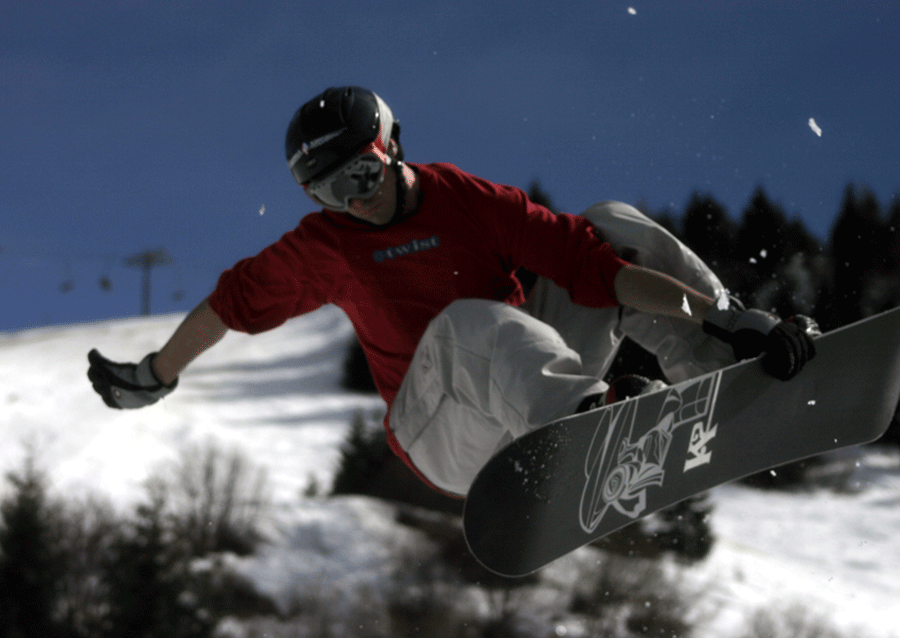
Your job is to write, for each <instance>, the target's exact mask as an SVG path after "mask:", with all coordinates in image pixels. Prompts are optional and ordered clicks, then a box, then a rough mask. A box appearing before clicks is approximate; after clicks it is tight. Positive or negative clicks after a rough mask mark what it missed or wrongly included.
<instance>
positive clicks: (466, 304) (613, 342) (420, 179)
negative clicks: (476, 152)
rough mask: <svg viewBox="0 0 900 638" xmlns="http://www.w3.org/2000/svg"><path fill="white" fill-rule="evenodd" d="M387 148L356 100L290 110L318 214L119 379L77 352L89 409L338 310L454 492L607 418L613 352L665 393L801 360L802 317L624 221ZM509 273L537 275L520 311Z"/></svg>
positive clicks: (301, 171) (427, 458)
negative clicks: (625, 350)
mask: <svg viewBox="0 0 900 638" xmlns="http://www.w3.org/2000/svg"><path fill="white" fill-rule="evenodd" d="M399 133H400V126H399V123H398V122H397V120H396V119H395V118H394V116H393V114H392V112H391V109H390V108H389V107H388V105H387V104H386V103H385V102H384V101H383V100H382V99H381V98H380V97H379V96H377V95H376V94H375V93H373V92H371V91H369V90H366V89H362V88H359V87H341V88H331V89H328V90H326V91H325V92H323V93H322V94H320V95H318V96H316V97H315V98H313V99H312V100H310V101H309V102H307V103H306V104H304V105H303V106H301V107H300V108H299V109H298V110H297V112H296V114H295V115H294V117H293V119H292V120H291V122H290V125H289V127H288V131H287V135H286V144H285V151H286V159H287V162H288V166H289V168H290V170H291V172H292V174H293V176H294V178H295V179H296V181H297V183H298V184H299V185H300V186H301V187H302V188H303V189H304V190H305V192H306V194H307V195H308V196H309V197H310V198H311V199H312V200H313V201H314V202H315V203H316V204H317V205H319V206H321V208H322V209H321V211H319V212H317V213H313V214H309V215H307V216H305V217H304V218H303V219H302V220H301V221H300V223H299V225H298V226H297V227H296V228H295V229H294V230H292V231H290V232H288V233H287V234H285V235H284V236H283V237H282V238H281V239H280V240H278V241H276V242H275V243H274V244H272V245H271V246H269V247H268V248H266V249H264V250H263V251H262V252H260V253H259V254H258V255H256V256H255V257H251V258H248V259H244V260H242V261H240V262H238V263H237V264H236V265H235V266H234V267H233V268H231V269H229V270H227V271H225V272H224V273H223V274H222V275H221V277H220V278H219V281H218V284H217V286H216V288H215V290H214V291H213V292H212V294H211V295H210V296H209V297H208V298H207V299H205V300H204V301H203V302H201V303H200V304H199V305H198V306H197V307H196V308H195V309H194V310H193V311H192V312H191V313H189V314H188V316H187V317H186V319H185V320H184V321H183V322H182V324H181V325H180V326H179V327H178V328H177V329H176V331H175V332H174V334H173V335H172V337H171V338H170V340H169V341H168V342H167V343H166V344H165V345H164V346H163V348H162V349H161V350H160V351H159V352H158V353H151V354H149V355H147V356H146V357H145V358H144V359H143V360H142V361H141V362H140V363H138V364H119V363H113V362H111V361H109V360H107V359H105V358H104V357H103V356H102V355H100V353H99V352H97V351H96V350H92V351H91V353H90V354H89V360H90V369H89V372H88V376H89V377H90V379H91V381H92V383H93V385H94V388H95V390H96V391H97V392H98V393H99V394H100V395H101V396H102V397H103V399H104V401H105V402H106V403H107V404H108V405H109V406H111V407H115V408H139V407H143V406H146V405H150V404H152V403H154V402H156V401H157V400H159V399H160V398H162V397H164V396H166V395H167V394H168V393H170V392H171V391H172V390H174V389H175V387H176V386H177V384H178V378H179V375H180V374H181V372H182V370H184V369H185V367H186V366H187V365H188V364H189V363H190V362H191V361H192V360H193V359H194V358H195V357H197V356H198V355H199V354H200V353H201V352H203V351H204V350H206V349H207V348H209V347H211V346H212V345H214V344H215V343H217V342H218V341H219V340H220V339H221V338H222V337H223V336H224V335H225V334H226V332H227V331H228V330H229V329H232V330H239V331H243V332H248V333H252V334H255V333H259V332H262V331H265V330H270V329H272V328H275V327H277V326H279V325H281V324H282V323H284V322H285V321H286V320H288V319H290V318H292V317H295V316H298V315H301V314H304V313H308V312H311V311H313V310H315V309H317V308H319V307H320V306H322V305H324V304H328V303H332V304H336V305H337V306H339V307H341V308H342V309H343V310H344V311H345V313H346V314H347V315H348V317H349V318H350V320H351V322H352V323H353V326H354V328H355V330H356V334H357V336H358V338H359V340H360V343H361V345H362V347H363V349H364V350H365V353H366V356H367V359H368V362H369V365H370V367H371V370H372V373H373V377H374V379H375V382H376V385H377V387H378V389H379V391H380V393H381V395H382V397H383V398H384V399H385V401H386V402H387V405H388V408H389V409H388V414H387V416H386V418H385V426H386V428H387V431H388V440H389V442H390V444H391V447H392V449H393V450H394V452H395V453H397V454H398V455H399V456H400V457H401V458H402V459H403V460H404V461H405V462H406V463H408V464H409V466H410V467H411V468H412V469H413V470H414V471H415V472H416V473H417V474H418V475H419V477H420V478H422V479H423V480H425V481H426V482H427V483H429V484H430V485H432V486H433V487H436V488H438V489H440V490H442V491H444V492H447V493H450V494H455V495H465V493H466V490H467V488H468V486H469V484H470V483H471V481H472V479H473V478H474V476H475V474H476V473H477V471H478V470H479V469H480V468H481V466H482V465H484V463H485V462H486V461H487V460H488V459H489V457H490V456H491V455H492V454H493V453H494V451H496V450H497V449H498V448H499V447H500V446H501V445H504V444H505V443H507V442H508V441H510V440H512V439H513V438H515V437H518V436H521V435H522V434H524V433H526V432H529V431H531V430H533V429H535V428H538V427H540V426H542V425H544V424H546V423H548V422H550V421H552V420H554V419H556V418H559V417H561V416H565V415H568V414H572V413H574V412H577V411H579V410H584V409H587V408H588V407H590V406H592V405H595V404H598V403H602V402H603V401H604V399H605V398H606V397H607V394H608V390H609V388H608V386H607V385H606V384H605V383H604V382H603V381H602V380H601V379H602V377H603V375H604V374H605V372H606V370H607V368H608V367H609V365H610V363H611V361H612V358H613V356H614V354H615V351H616V348H617V347H618V345H619V342H620V341H621V339H622V338H623V337H624V336H626V335H628V336H630V337H632V338H633V339H635V341H637V342H638V343H639V344H641V345H642V346H644V347H645V348H647V349H648V350H650V351H651V352H653V353H654V354H656V356H657V358H658V359H659V361H660V365H661V367H662V369H663V370H664V372H665V373H666V375H667V376H668V377H669V380H670V381H673V382H675V381H681V380H683V379H686V378H689V377H691V376H695V375H697V374H700V373H704V372H708V371H711V370H714V369H717V368H720V367H722V366H724V365H727V364H730V363H733V362H734V361H735V360H736V359H743V358H748V357H753V356H756V355H759V354H761V353H765V356H764V358H763V363H764V365H765V367H766V369H767V370H768V371H769V372H770V373H771V374H773V375H775V376H777V377H779V378H782V379H788V378H791V377H792V376H794V375H796V374H797V373H798V372H799V371H800V370H801V369H802V368H803V366H804V364H805V363H806V361H807V360H809V359H810V358H812V356H814V346H813V341H812V339H811V338H810V336H809V334H807V329H808V328H810V326H811V323H812V322H811V321H810V320H807V319H806V318H803V319H802V320H801V321H782V320H780V319H779V318H777V317H775V316H773V315H771V314H769V313H765V312H762V311H759V310H745V309H744V308H743V307H742V306H740V304H738V303H737V302H736V301H734V300H732V299H729V297H728V296H727V295H726V292H725V290H724V288H723V286H722V285H721V283H720V282H719V280H718V279H717V278H716V276H715V275H714V274H713V273H712V272H711V271H710V269H709V268H707V266H706V265H705V264H703V262H702V261H701V260H700V259H699V258H697V257H696V256H695V255H694V254H693V253H692V252H691V251H690V250H689V249H688V248H686V247H685V246H684V245H683V244H681V243H680V242H679V241H678V240H676V239H675V238H674V237H673V236H672V235H670V234H669V233H667V232H666V231H665V230H664V229H662V228H661V227H660V226H658V225H657V224H655V223H653V222H652V221H651V220H649V219H648V218H647V217H645V216H643V215H642V214H641V213H639V212H638V211H637V210H635V209H634V208H632V207H630V206H628V205H626V204H622V203H619V202H604V203H601V204H597V205H594V206H592V207H590V208H589V209H588V210H587V211H585V213H584V214H583V215H581V216H575V215H569V214H565V213H560V214H558V215H557V214H553V213H552V212H551V211H549V210H548V209H546V208H544V207H542V206H539V205H537V204H535V203H533V202H531V201H530V200H529V199H528V198H527V196H526V195H525V193H524V192H522V191H521V190H519V189H517V188H513V187H509V186H502V185H498V184H494V183H491V182H488V181H486V180H483V179H480V178H478V177H475V176H473V175H470V174H467V173H465V172H463V171H461V170H460V169H458V168H456V167H455V166H452V165H449V164H412V163H408V162H406V161H404V155H403V149H402V146H401V145H400V140H399ZM520 267H524V268H526V269H527V270H528V271H530V272H532V273H535V274H536V275H537V276H538V278H537V281H536V283H535V284H534V286H533V289H532V290H531V291H530V294H529V295H528V297H527V298H526V295H525V293H524V291H523V287H522V284H521V281H520V279H519V278H517V276H516V272H517V269H518V268H520Z"/></svg>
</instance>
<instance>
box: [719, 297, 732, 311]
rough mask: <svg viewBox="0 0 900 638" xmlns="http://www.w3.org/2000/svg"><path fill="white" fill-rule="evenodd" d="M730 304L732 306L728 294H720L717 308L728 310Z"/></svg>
mask: <svg viewBox="0 0 900 638" xmlns="http://www.w3.org/2000/svg"><path fill="white" fill-rule="evenodd" d="M730 306H731V301H730V300H729V299H728V295H727V294H724V293H723V294H721V295H719V298H718V299H716V308H718V309H719V310H728V308H729V307H730Z"/></svg>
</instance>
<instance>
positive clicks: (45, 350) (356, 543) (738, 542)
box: [0, 308, 900, 636]
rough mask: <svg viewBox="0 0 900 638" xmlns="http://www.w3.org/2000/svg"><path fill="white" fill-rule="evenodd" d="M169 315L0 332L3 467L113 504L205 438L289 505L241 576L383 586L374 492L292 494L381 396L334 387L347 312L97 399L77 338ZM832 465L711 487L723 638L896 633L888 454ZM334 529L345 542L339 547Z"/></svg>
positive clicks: (106, 337)
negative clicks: (826, 472)
mask: <svg viewBox="0 0 900 638" xmlns="http://www.w3.org/2000/svg"><path fill="white" fill-rule="evenodd" d="M180 320H181V316H180V315H179V316H166V317H159V318H151V319H132V320H127V321H120V322H105V323H98V324H93V325H83V326H74V327H68V328H51V329H39V330H31V331H24V332H20V333H11V334H0V441H2V444H0V471H2V472H4V473H5V472H6V471H8V470H11V469H15V468H18V467H20V465H21V462H22V459H23V458H24V456H25V454H26V453H27V450H28V449H32V450H33V451H34V452H35V454H36V457H37V460H38V463H39V466H40V467H42V468H44V469H46V470H47V472H48V474H49V478H50V480H51V483H52V488H53V490H54V491H55V492H56V493H58V494H73V493H79V492H86V491H91V492H95V493H99V494H102V495H105V496H108V497H110V498H112V499H113V501H114V502H116V503H118V504H120V505H123V506H125V505H129V504H130V503H132V502H133V501H134V500H135V499H137V498H138V497H140V496H141V495H142V494H143V492H142V482H143V481H144V479H145V478H147V476H148V474H149V473H150V472H151V471H152V470H154V469H155V468H157V467H158V465H159V464H160V462H162V461H164V460H166V459H171V458H174V457H175V456H176V455H177V454H178V453H179V451H180V450H181V449H182V446H183V444H184V443H190V442H198V441H199V442H202V441H204V440H205V439H207V438H208V437H214V438H215V439H216V440H217V441H218V442H220V443H222V444H224V445H225V446H226V447H230V446H236V447H238V448H240V449H241V450H242V451H243V452H244V453H245V454H246V455H247V456H248V457H249V458H250V459H252V460H253V462H254V463H255V464H257V465H259V466H262V467H264V468H266V469H267V471H268V475H269V482H270V485H271V487H272V494H271V498H272V500H273V501H274V502H275V504H276V505H277V506H279V508H278V509H279V510H280V511H282V512H287V514H285V516H286V518H285V522H284V526H283V527H282V529H286V530H290V531H289V533H287V534H286V535H285V536H284V538H285V546H284V547H282V548H278V547H269V548H267V549H266V550H265V551H264V552H263V553H262V554H261V555H260V556H259V557H257V558H252V559H247V560H244V562H243V564H242V567H241V568H242V570H243V571H244V572H245V573H246V574H249V575H250V576H252V577H254V578H255V579H256V581H257V582H259V583H260V586H261V587H262V588H264V589H266V590H268V591H271V593H273V595H274V594H277V593H278V590H279V588H281V590H282V591H283V590H285V588H290V587H296V586H297V584H298V583H299V582H302V580H303V579H304V578H308V577H309V576H310V574H311V573H313V572H315V573H317V574H319V577H320V578H325V577H326V576H325V575H327V578H329V579H338V580H340V578H341V574H342V573H343V574H344V575H345V576H346V577H347V578H349V579H350V580H352V581H353V582H365V581H371V582H373V583H374V582H377V580H378V578H379V570H381V569H385V567H384V566H385V565H386V564H388V563H389V562H390V561H391V560H392V559H391V557H390V553H389V552H387V551H386V550H385V539H386V538H388V537H391V538H392V543H391V544H392V545H395V544H396V543H397V542H400V540H398V539H397V537H396V534H394V533H393V532H391V531H390V530H385V529H382V528H380V527H378V524H377V522H376V519H377V511H378V506H377V504H370V503H366V502H364V501H361V500H353V499H349V500H342V501H336V502H330V503H329V502H327V501H307V502H306V504H305V505H304V502H303V501H302V500H301V499H300V497H299V494H300V492H301V491H302V490H303V488H304V487H305V486H306V485H307V484H308V483H309V481H310V479H311V478H314V479H315V480H316V481H317V483H318V484H319V485H320V486H323V487H326V488H327V486H328V485H329V484H330V481H331V476H332V472H333V470H334V467H335V464H336V461H337V457H338V446H339V444H340V442H341V441H342V439H343V437H344V434H345V432H346V430H347V427H348V424H349V423H350V420H351V417H352V415H353V414H354V412H355V411H357V410H359V409H363V410H367V411H371V412H373V413H377V412H380V411H382V410H383V404H382V402H381V400H380V399H378V398H376V397H372V396H365V395H356V394H350V393H347V392H345V391H343V390H341V389H340V388H339V383H338V381H339V378H340V376H341V372H342V370H341V366H342V364H343V359H344V355H345V353H346V348H347V345H348V343H349V342H350V339H351V338H352V332H351V328H350V326H349V323H348V322H347V320H346V319H345V318H344V316H343V315H342V314H341V313H340V311H338V310H337V309H335V308H325V309H323V310H321V311H319V312H317V313H314V314H312V315H309V316H306V317H302V318H300V319H296V320H294V321H291V322H289V323H288V324H287V325H285V326H284V327H282V328H280V329H278V330H275V331H272V332H270V333H266V334H263V335H259V336H255V337H249V336H246V335H239V334H229V335H228V336H227V337H226V338H225V340H224V341H223V342H222V343H221V344H219V345H218V346H216V347H215V348H214V349H212V350H211V351H209V352H207V353H206V354H204V355H203V356H202V357H201V358H200V359H198V360H197V361H196V362H195V363H194V364H193V365H192V366H191V368H189V370H188V371H187V372H185V374H184V375H183V378H182V380H181V384H180V387H179V389H178V390H177V391H176V392H175V393H173V394H172V395H171V396H170V397H168V398H167V399H166V400H164V401H162V402H160V403H159V404H157V405H155V406H152V407H150V408H146V409H144V410H139V411H128V412H123V411H116V410H110V409H108V408H106V406H104V405H103V403H102V401H101V400H100V398H99V397H98V396H97V395H95V394H94V393H93V390H92V389H91V387H90V384H89V382H88V380H87V378H86V376H85V372H86V369H87V360H86V354H87V352H88V350H90V349H91V348H93V347H96V348H98V349H99V350H100V351H101V352H102V353H103V354H105V355H106V356H108V357H110V358H112V359H114V360H122V361H136V360H138V359H139V358H141V357H142V356H143V355H145V354H146V353H147V352H149V351H152V350H156V349H158V348H159V347H160V346H161V345H162V344H163V343H164V342H165V340H166V339H167V338H168V336H169V335H170V334H171V332H172V330H174V328H175V327H176V326H177V324H178V322H179V321H180ZM835 462H836V463H837V464H839V465H843V467H845V468H846V471H847V472H848V473H849V475H850V476H849V478H847V480H846V481H845V485H846V486H847V487H848V488H849V489H848V490H847V491H846V492H845V493H837V492H835V491H833V490H829V489H825V488H822V489H818V490H814V491H811V492H807V493H794V494H786V493H780V492H779V493H776V492H759V491H754V490H751V489H747V488H744V487H739V486H726V487H723V488H720V489H718V490H716V491H715V493H714V495H713V498H714V502H715V504H716V508H715V510H714V513H713V526H714V530H715V533H716V535H717V543H716V546H715V549H714V551H713V554H712V555H711V556H710V557H709V558H708V559H707V560H706V561H705V562H704V563H702V564H701V565H699V566H695V567H693V568H691V569H690V571H689V574H688V576H689V577H690V578H693V579H696V580H697V581H698V582H704V583H707V584H709V583H714V585H712V586H710V587H709V588H708V592H709V593H708V596H709V598H710V601H709V603H710V604H711V605H721V606H722V607H721V609H720V613H719V615H718V617H717V620H716V621H714V622H713V624H712V625H711V626H710V627H709V628H708V631H709V634H708V635H710V636H712V635H718V636H724V635H731V634H730V631H729V630H730V629H733V628H734V627H736V626H738V625H740V624H741V621H742V619H743V618H744V617H745V616H746V615H747V613H748V610H754V609H757V608H758V607H760V606H762V605H768V604H772V603H774V604H776V605H780V606H782V607H784V606H788V605H790V604H791V603H794V602H798V603H802V604H804V605H806V606H807V607H809V608H811V609H820V610H821V611H822V613H823V614H824V615H827V616H828V617H830V618H832V619H834V620H835V621H837V622H838V623H839V624H841V625H846V626H858V627H861V628H864V629H867V633H868V634H869V635H873V636H891V635H900V634H898V633H895V632H896V630H895V629H894V628H895V626H896V625H897V617H898V612H900V541H898V538H900V455H898V454H895V453H890V452H871V451H866V452H865V453H862V452H852V453H848V454H844V455H842V456H840V457H839V458H838V459H837V460H836V461H835ZM5 489H6V487H5V486H4V487H2V488H0V493H2V491H3V490H5ZM326 540H327V543H326V542H325V541H326ZM335 543H338V544H341V543H343V544H345V545H347V546H348V547H347V549H346V550H345V551H335V549H334V547H333V546H334V545H335ZM325 545H328V547H329V548H330V549H329V550H328V552H326V553H325V555H324V556H325V557H324V558H321V560H318V559H317V560H312V558H311V557H312V556H313V555H314V554H315V551H316V550H315V547H318V546H322V547H324V546H325ZM350 545H352V546H353V549H352V550H351V549H350V547H349V546H350ZM310 570H312V572H311V571H310Z"/></svg>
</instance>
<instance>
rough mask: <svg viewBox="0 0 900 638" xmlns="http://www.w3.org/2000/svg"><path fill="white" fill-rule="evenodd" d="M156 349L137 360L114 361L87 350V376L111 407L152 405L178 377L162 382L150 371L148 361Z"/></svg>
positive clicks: (176, 382)
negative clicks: (164, 383) (165, 383)
mask: <svg viewBox="0 0 900 638" xmlns="http://www.w3.org/2000/svg"><path fill="white" fill-rule="evenodd" d="M155 355H156V353H155V352H153V353H151V354H148V355H147V356H146V357H144V359H143V360H142V361H141V362H140V363H138V364H134V363H114V362H112V361H110V360H109V359H107V358H106V357H104V356H103V355H102V354H100V353H99V352H97V350H96V349H94V350H91V351H90V352H89V353H88V361H89V362H90V364H91V366H90V368H88V379H90V380H91V383H92V384H93V385H94V390H95V391H96V392H97V394H99V395H100V396H101V397H103V401H104V403H106V405H108V406H109V407H111V408H117V409H123V408H125V409H131V408H143V407H145V406H148V405H152V404H154V403H156V402H157V401H159V400H160V399H161V398H163V397H164V396H166V395H167V394H169V393H170V392H172V390H174V389H175V388H176V387H178V379H175V381H174V382H173V383H172V384H171V385H168V386H166V385H163V383H162V382H161V381H160V380H159V379H157V378H156V375H155V374H154V373H153V368H152V367H151V366H150V362H151V361H153V357H154V356H155Z"/></svg>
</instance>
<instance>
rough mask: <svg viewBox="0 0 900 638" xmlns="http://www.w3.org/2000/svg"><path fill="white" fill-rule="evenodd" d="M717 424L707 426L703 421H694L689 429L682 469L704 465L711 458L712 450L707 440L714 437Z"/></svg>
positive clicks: (691, 468)
mask: <svg viewBox="0 0 900 638" xmlns="http://www.w3.org/2000/svg"><path fill="white" fill-rule="evenodd" d="M717 428H718V426H717V425H714V426H712V427H709V426H708V425H707V424H706V423H704V422H703V421H700V423H695V424H694V428H693V429H692V430H691V440H690V443H689V444H688V454H689V456H688V459H687V461H685V462H684V471H685V472H687V471H688V470H693V469H694V468H695V467H700V466H701V465H706V464H708V463H709V462H710V461H711V460H712V450H710V449H709V442H710V441H712V440H713V439H714V438H716V429H717Z"/></svg>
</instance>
